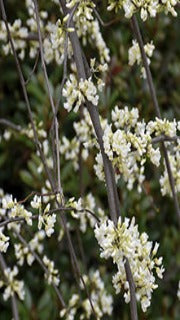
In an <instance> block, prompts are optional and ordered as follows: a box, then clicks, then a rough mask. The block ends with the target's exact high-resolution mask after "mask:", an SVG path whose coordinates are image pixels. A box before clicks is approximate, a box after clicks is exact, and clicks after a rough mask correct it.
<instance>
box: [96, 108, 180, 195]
mask: <svg viewBox="0 0 180 320" xmlns="http://www.w3.org/2000/svg"><path fill="white" fill-rule="evenodd" d="M112 121H113V123H112V125H107V126H106V129H105V131H104V136H103V141H104V149H105V152H106V154H107V155H108V157H109V159H110V160H111V161H112V163H113V166H114V167H115V171H116V178H117V179H119V178H120V177H121V176H123V178H124V180H125V181H126V182H127V187H128V189H130V190H131V189H132V187H133V184H134V183H135V182H136V181H137V183H138V190H139V192H141V185H142V182H143V181H144V179H145V175H144V170H145V163H146V161H147V159H149V160H150V161H151V162H152V163H153V164H154V165H156V166H157V167H158V166H159V164H160V158H161V155H160V149H159V148H154V144H153V138H154V137H157V136H159V135H164V136H168V137H174V136H176V135H177V132H178V131H179V123H178V122H176V121H175V120H174V121H172V122H171V121H168V120H166V119H163V120H161V119H159V118H156V119H155V120H154V121H150V122H149V123H147V124H146V123H145V121H144V120H142V121H139V113H138V109H135V108H133V109H132V110H129V109H128V108H127V107H125V108H124V109H123V110H121V109H119V108H118V107H117V106H116V107H115V108H114V110H113V111H112ZM166 146H167V147H170V146H169V143H168V142H167V143H166ZM169 156H170V158H171V163H172V172H173V175H174V179H175V182H176V189H177V191H178V190H179V173H178V172H179V170H178V168H179V139H178V141H177V143H176V145H175V146H174V147H173V148H172V147H171V148H169ZM96 161H97V164H96V167H95V170H96V174H98V177H99V179H102V178H104V174H103V163H102V157H101V156H100V154H98V156H97V157H96ZM160 183H161V186H162V194H166V193H169V192H168V190H169V189H170V186H169V184H168V176H167V172H166V169H165V172H164V176H162V178H161V180H160ZM163 189H164V191H163Z"/></svg>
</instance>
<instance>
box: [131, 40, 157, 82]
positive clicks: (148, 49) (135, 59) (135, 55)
mask: <svg viewBox="0 0 180 320" xmlns="http://www.w3.org/2000/svg"><path fill="white" fill-rule="evenodd" d="M154 49H155V46H154V44H153V42H152V41H151V43H147V44H145V45H144V51H145V53H146V55H147V62H148V64H150V62H151V60H150V58H151V57H152V54H153V51H154ZM128 58H129V65H130V66H133V65H134V64H135V63H137V64H138V65H142V57H141V52H140V48H139V44H138V43H137V41H136V40H133V41H132V47H131V48H130V49H129V51H128ZM141 76H142V77H143V78H144V79H146V71H145V68H144V67H142V66H141Z"/></svg>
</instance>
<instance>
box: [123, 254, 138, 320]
mask: <svg viewBox="0 0 180 320" xmlns="http://www.w3.org/2000/svg"><path fill="white" fill-rule="evenodd" d="M125 271H126V277H127V280H128V283H129V290H130V310H131V319H132V320H138V314H137V303H136V292H135V284H134V280H133V276H132V272H131V268H130V265H129V261H128V259H126V263H125Z"/></svg>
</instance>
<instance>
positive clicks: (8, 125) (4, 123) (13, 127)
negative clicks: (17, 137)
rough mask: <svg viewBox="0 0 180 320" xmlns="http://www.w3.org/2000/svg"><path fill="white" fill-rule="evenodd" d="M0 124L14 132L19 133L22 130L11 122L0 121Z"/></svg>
mask: <svg viewBox="0 0 180 320" xmlns="http://www.w3.org/2000/svg"><path fill="white" fill-rule="evenodd" d="M0 124H3V125H4V126H7V127H10V128H11V129H13V130H15V131H18V132H19V131H21V130H22V128H21V126H19V125H16V124H14V123H12V122H11V121H9V120H7V119H2V118H1V119H0Z"/></svg>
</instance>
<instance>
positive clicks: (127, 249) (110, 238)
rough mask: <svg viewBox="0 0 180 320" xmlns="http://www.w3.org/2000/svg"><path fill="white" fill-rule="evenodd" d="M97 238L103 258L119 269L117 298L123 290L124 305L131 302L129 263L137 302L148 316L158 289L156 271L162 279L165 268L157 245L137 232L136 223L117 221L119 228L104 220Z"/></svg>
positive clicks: (146, 236) (143, 234)
mask: <svg viewBox="0 0 180 320" xmlns="http://www.w3.org/2000/svg"><path fill="white" fill-rule="evenodd" d="M95 237H96V239H97V241H98V243H99V246H100V248H101V254H100V256H101V257H102V258H105V259H108V258H110V257H111V258H112V259H113V263H115V264H116V265H117V269H118V271H117V273H116V274H115V275H114V276H113V280H112V281H113V286H114V288H115V290H116V293H117V294H118V293H119V292H120V291H121V289H122V288H123V289H124V291H125V293H124V298H125V302H126V303H128V302H129V301H130V290H129V283H128V281H127V278H126V272H125V263H126V259H128V261H129V264H130V268H131V271H132V274H133V279H134V283H135V287H136V298H137V300H138V301H140V302H141V307H142V310H143V311H144V312H145V311H146V310H147V308H148V307H149V306H150V303H151V295H152V292H153V290H154V289H156V288H157V287H158V285H157V284H156V283H155V276H154V273H153V272H154V270H155V272H156V274H157V276H158V277H159V278H162V274H163V272H164V268H163V266H162V257H160V258H156V257H155V256H156V253H157V250H158V247H159V244H158V243H155V245H154V246H153V243H152V242H151V241H148V235H147V234H146V233H145V232H143V233H142V234H140V233H139V231H138V226H137V225H135V219H134V218H132V220H131V221H130V219H128V218H125V220H124V222H123V221H122V220H121V218H119V219H118V223H117V226H115V225H114V223H113V222H112V221H111V220H104V221H102V223H101V224H100V225H98V224H96V227H95Z"/></svg>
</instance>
